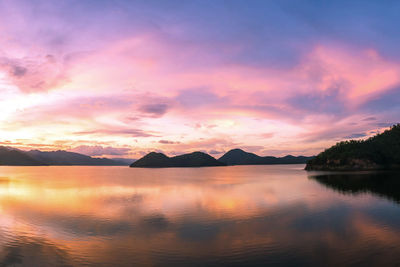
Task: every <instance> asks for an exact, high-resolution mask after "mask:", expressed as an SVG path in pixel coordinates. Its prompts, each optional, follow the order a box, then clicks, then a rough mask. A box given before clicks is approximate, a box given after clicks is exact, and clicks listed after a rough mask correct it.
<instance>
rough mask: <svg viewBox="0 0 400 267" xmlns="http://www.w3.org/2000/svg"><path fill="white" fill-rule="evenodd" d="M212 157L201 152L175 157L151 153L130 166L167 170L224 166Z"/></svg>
mask: <svg viewBox="0 0 400 267" xmlns="http://www.w3.org/2000/svg"><path fill="white" fill-rule="evenodd" d="M225 165H226V164H225V163H222V162H220V161H218V160H216V159H215V158H213V157H212V156H210V155H208V154H206V153H203V152H193V153H190V154H183V155H179V156H175V157H168V156H166V155H164V154H163V153H156V152H151V153H149V154H147V155H146V156H144V157H143V158H141V159H139V160H137V161H135V162H134V163H132V164H131V165H130V167H134V168H167V167H211V166H225Z"/></svg>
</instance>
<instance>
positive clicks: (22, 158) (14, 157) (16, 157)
mask: <svg viewBox="0 0 400 267" xmlns="http://www.w3.org/2000/svg"><path fill="white" fill-rule="evenodd" d="M0 165H11V166H43V165H47V164H45V163H43V162H41V161H39V160H37V159H35V158H33V157H31V156H29V155H27V154H26V153H24V152H23V151H21V150H17V149H12V148H8V147H0Z"/></svg>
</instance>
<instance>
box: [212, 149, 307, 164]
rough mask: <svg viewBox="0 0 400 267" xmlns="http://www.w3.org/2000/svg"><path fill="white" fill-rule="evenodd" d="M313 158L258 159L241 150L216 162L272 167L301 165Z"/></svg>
mask: <svg viewBox="0 0 400 267" xmlns="http://www.w3.org/2000/svg"><path fill="white" fill-rule="evenodd" d="M312 158H313V157H304V156H298V157H295V156H292V155H287V156H284V157H281V158H277V157H272V156H266V157H260V156H258V155H256V154H254V153H249V152H246V151H243V150H242V149H238V148H237V149H232V150H229V151H228V152H226V153H225V154H224V155H223V156H222V157H220V158H219V159H218V160H219V161H221V162H223V163H225V164H226V165H273V164H303V163H306V162H307V161H308V160H310V159H312Z"/></svg>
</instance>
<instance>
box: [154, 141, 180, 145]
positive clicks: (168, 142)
mask: <svg viewBox="0 0 400 267" xmlns="http://www.w3.org/2000/svg"><path fill="white" fill-rule="evenodd" d="M158 143H160V144H164V145H174V144H180V142H178V141H169V140H159V141H158Z"/></svg>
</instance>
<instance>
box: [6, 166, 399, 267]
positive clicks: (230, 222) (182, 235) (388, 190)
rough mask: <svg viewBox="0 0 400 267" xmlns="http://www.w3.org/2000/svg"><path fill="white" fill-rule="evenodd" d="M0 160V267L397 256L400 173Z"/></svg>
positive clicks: (372, 261)
mask: <svg viewBox="0 0 400 267" xmlns="http://www.w3.org/2000/svg"><path fill="white" fill-rule="evenodd" d="M303 167H304V166H303V165H286V166H285V165H281V166H235V167H214V168H180V169H175V168H171V169H130V168H128V167H0V214H1V215H0V266H82V265H84V266H85V265H86V266H140V265H145V266H221V265H228V266H265V265H267V264H270V265H278V264H279V265H283V266H309V265H319V266H344V265H351V266H370V265H371V266H396V265H400V206H399V203H400V202H399V201H400V175H398V174H397V173H358V174H351V175H350V174H324V173H307V172H305V171H303V170H302V169H303Z"/></svg>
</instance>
